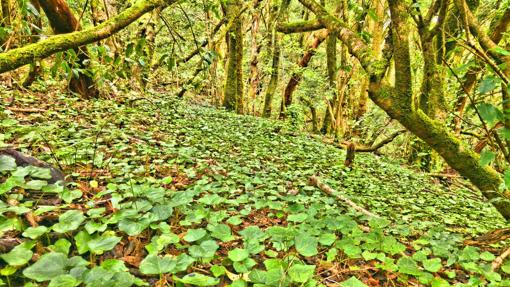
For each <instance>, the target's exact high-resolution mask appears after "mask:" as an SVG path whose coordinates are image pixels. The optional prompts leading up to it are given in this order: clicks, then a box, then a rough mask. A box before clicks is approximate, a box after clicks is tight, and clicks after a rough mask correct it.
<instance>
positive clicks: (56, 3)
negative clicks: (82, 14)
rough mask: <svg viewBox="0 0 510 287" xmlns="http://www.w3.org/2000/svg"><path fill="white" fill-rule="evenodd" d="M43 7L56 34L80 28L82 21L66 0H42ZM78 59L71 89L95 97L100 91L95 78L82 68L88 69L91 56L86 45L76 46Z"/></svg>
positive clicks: (70, 84)
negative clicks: (79, 21) (80, 21)
mask: <svg viewBox="0 0 510 287" xmlns="http://www.w3.org/2000/svg"><path fill="white" fill-rule="evenodd" d="M39 2H40V4H41V8H42V9H43V10H44V13H45V14H46V17H48V21H49V22H50V25H51V28H52V29H53V32H55V34H66V33H71V32H74V31H78V30H80V29H81V28H80V23H78V20H77V19H76V17H74V15H73V12H72V11H71V9H70V8H69V6H68V5H67V3H66V2H65V0H40V1H39ZM75 52H76V56H77V61H76V63H75V64H76V65H77V66H75V67H73V68H75V69H77V70H78V75H77V76H74V73H73V75H72V77H71V80H70V81H69V89H70V90H71V91H72V92H74V93H77V94H79V95H81V96H82V97H84V98H86V99H90V98H94V97H96V96H97V95H98V94H99V93H98V90H97V89H96V87H95V83H94V80H93V79H92V77H90V76H89V75H87V74H85V73H83V72H82V71H81V70H82V69H86V64H85V63H86V61H88V60H89V56H88V55H87V53H86V47H79V48H75Z"/></svg>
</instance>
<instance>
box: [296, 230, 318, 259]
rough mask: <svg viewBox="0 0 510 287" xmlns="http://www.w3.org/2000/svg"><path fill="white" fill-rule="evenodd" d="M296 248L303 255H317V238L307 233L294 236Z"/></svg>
mask: <svg viewBox="0 0 510 287" xmlns="http://www.w3.org/2000/svg"><path fill="white" fill-rule="evenodd" d="M295 243H296V250H297V251H298V252H299V254H301V255H303V256H307V257H308V256H315V255H317V253H318V251H317V244H318V240H317V238H315V237H312V236H310V235H308V234H305V233H302V234H300V235H297V236H296V238H295Z"/></svg>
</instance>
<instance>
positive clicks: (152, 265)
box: [140, 254, 177, 275]
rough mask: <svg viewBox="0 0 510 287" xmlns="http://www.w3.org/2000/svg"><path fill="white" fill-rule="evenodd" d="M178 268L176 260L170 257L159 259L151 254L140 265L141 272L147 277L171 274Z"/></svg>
mask: <svg viewBox="0 0 510 287" xmlns="http://www.w3.org/2000/svg"><path fill="white" fill-rule="evenodd" d="M176 266H177V263H176V260H175V259H173V258H172V257H170V256H164V257H159V256H158V255H156V254H150V255H147V257H145V259H143V260H142V262H141V263H140V272H142V273H143V274H147V275H159V274H164V273H171V272H172V271H174V269H175V267H176Z"/></svg>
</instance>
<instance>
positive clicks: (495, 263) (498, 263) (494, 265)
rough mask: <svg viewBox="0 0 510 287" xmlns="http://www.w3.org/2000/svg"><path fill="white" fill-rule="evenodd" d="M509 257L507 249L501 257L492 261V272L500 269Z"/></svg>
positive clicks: (509, 248) (509, 249) (509, 252)
mask: <svg viewBox="0 0 510 287" xmlns="http://www.w3.org/2000/svg"><path fill="white" fill-rule="evenodd" d="M508 255H510V247H508V248H507V249H506V250H505V251H503V253H501V255H499V256H498V257H497V258H496V259H494V261H493V262H492V271H496V270H498V269H499V267H501V264H503V261H505V259H506V258H507V257H508Z"/></svg>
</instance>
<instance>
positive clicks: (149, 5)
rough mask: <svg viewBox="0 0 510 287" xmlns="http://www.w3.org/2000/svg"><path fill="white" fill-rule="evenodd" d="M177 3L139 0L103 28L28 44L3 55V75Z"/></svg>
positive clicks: (0, 64)
mask: <svg viewBox="0 0 510 287" xmlns="http://www.w3.org/2000/svg"><path fill="white" fill-rule="evenodd" d="M174 2H175V1H173V0H140V1H137V2H136V3H135V4H133V5H132V6H131V7H130V8H128V9H126V10H125V11H124V12H122V13H120V14H119V15H117V16H115V17H113V18H111V19H110V20H108V21H106V22H104V23H102V24H101V25H98V26H97V27H94V28H91V29H87V30H83V31H77V32H73V33H68V34H62V35H56V36H52V37H50V38H49V39H46V40H43V41H40V42H38V43H35V44H29V45H26V46H24V47H21V48H18V49H13V50H9V51H7V52H5V53H0V73H4V72H7V71H11V70H14V69H16V68H19V67H21V66H24V65H26V64H29V63H31V62H33V61H34V59H44V58H46V57H49V56H51V55H53V54H55V53H58V52H62V51H65V50H68V49H74V48H77V47H79V46H83V45H86V44H90V43H94V42H97V41H99V40H102V39H105V38H108V37H110V36H111V35H113V34H115V33H117V32H118V31H120V30H122V29H123V28H125V27H126V26H128V25H129V24H131V23H132V22H133V21H135V20H136V19H138V18H140V17H141V16H142V15H144V14H145V13H147V12H150V11H152V10H153V9H155V8H157V7H160V6H165V5H170V4H172V3H174Z"/></svg>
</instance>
